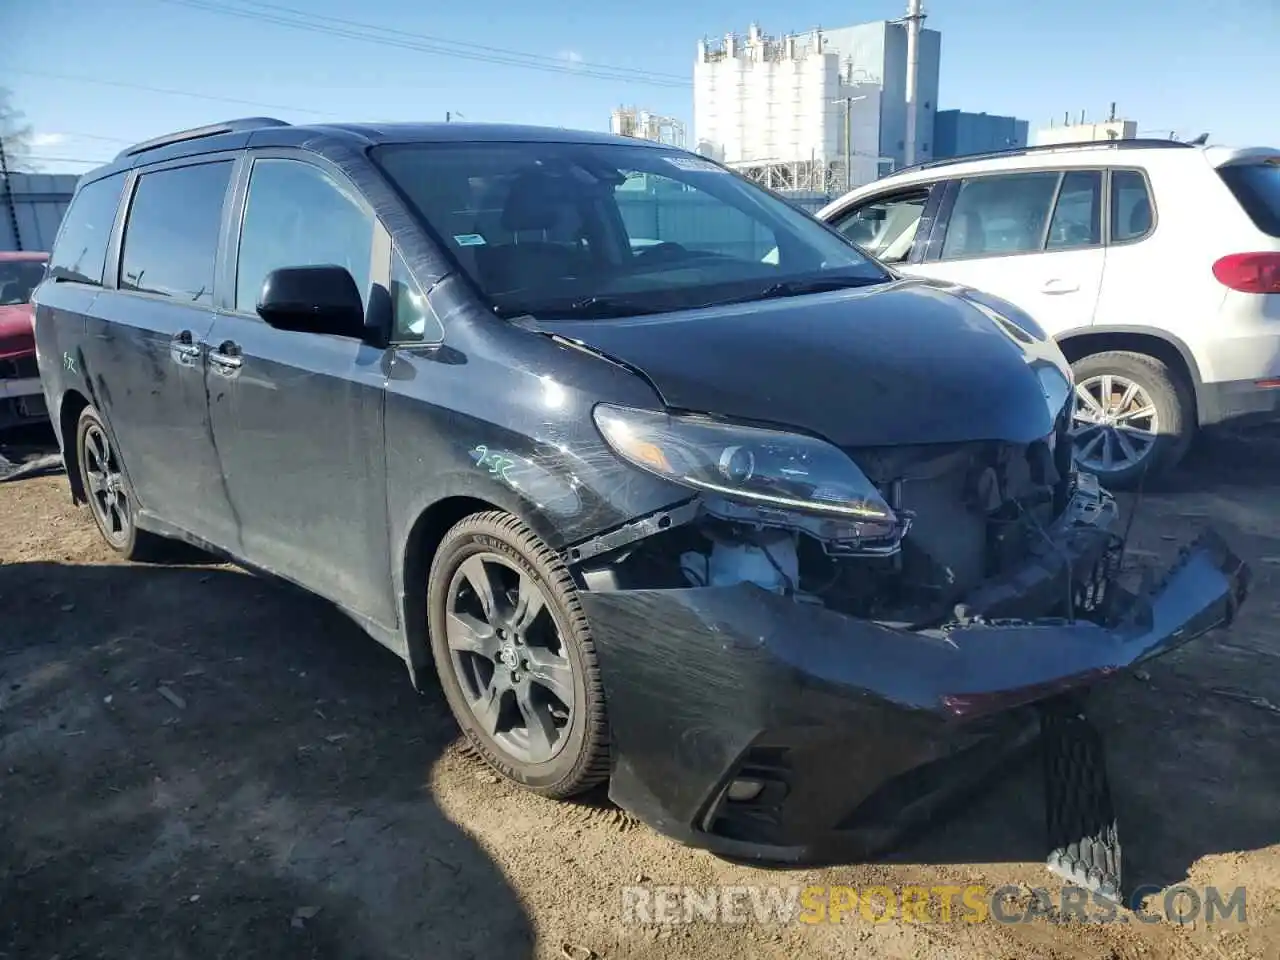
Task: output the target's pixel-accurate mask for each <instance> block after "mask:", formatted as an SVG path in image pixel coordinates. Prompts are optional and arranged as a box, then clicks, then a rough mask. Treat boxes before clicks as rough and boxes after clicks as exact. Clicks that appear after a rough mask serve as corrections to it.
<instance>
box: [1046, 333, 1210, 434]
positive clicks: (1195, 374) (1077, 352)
mask: <svg viewBox="0 0 1280 960" xmlns="http://www.w3.org/2000/svg"><path fill="white" fill-rule="evenodd" d="M1056 339H1057V342H1058V347H1059V348H1060V349H1061V350H1062V353H1063V355H1064V356H1065V357H1066V358H1067V362H1068V363H1075V362H1076V361H1077V360H1081V359H1083V358H1084V357H1087V356H1091V355H1093V354H1096V353H1105V352H1107V351H1108V350H1128V351H1131V352H1133V353H1142V354H1146V355H1147V356H1149V357H1154V358H1155V359H1157V360H1159V361H1160V362H1161V363H1163V364H1164V365H1165V366H1167V367H1168V368H1169V369H1170V370H1171V371H1173V373H1174V374H1175V376H1178V377H1180V378H1182V380H1183V381H1184V382H1185V383H1186V384H1187V385H1188V386H1189V387H1190V388H1191V397H1192V401H1193V402H1194V403H1195V410H1193V411H1191V422H1192V423H1193V424H1195V423H1198V422H1199V419H1200V411H1201V410H1202V409H1203V406H1204V404H1203V402H1202V398H1203V389H1204V382H1203V380H1202V379H1201V377H1200V367H1199V365H1198V364H1197V363H1196V358H1195V355H1194V354H1193V353H1192V352H1191V349H1190V348H1189V347H1188V346H1187V345H1186V344H1185V343H1184V342H1183V341H1182V340H1180V339H1178V338H1177V337H1175V336H1173V335H1172V334H1169V333H1165V332H1164V331H1162V330H1161V331H1157V330H1153V329H1152V328H1151V327H1126V326H1113V325H1108V326H1104V327H1082V328H1080V329H1077V330H1070V331H1067V332H1066V333H1063V334H1061V335H1059V336H1058V337H1057V338H1056Z"/></svg>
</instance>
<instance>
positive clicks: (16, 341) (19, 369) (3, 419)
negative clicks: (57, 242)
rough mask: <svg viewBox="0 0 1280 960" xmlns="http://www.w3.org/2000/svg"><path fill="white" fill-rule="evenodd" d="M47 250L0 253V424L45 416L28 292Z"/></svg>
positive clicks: (39, 274)
mask: <svg viewBox="0 0 1280 960" xmlns="http://www.w3.org/2000/svg"><path fill="white" fill-rule="evenodd" d="M48 260H49V255H48V254H47V253H0V428H4V427H12V426H16V425H18V424H24V423H36V422H38V421H41V420H44V419H45V418H46V417H47V416H48V413H47V411H46V410H45V405H44V392H43V391H42V389H41V387H40V374H39V371H38V370H37V369H36V337H35V326H34V317H35V313H34V308H33V307H32V306H31V292H32V291H33V290H35V288H36V287H37V286H39V284H40V281H41V280H42V279H44V271H45V265H46V264H47V263H48Z"/></svg>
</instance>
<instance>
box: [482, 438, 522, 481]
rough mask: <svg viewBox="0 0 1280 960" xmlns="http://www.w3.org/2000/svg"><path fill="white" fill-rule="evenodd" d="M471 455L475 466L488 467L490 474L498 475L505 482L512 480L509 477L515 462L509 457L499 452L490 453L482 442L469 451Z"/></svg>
mask: <svg viewBox="0 0 1280 960" xmlns="http://www.w3.org/2000/svg"><path fill="white" fill-rule="evenodd" d="M471 456H473V457H474V458H475V461H476V466H477V467H488V468H489V473H490V474H491V475H492V476H500V477H502V479H503V480H505V481H506V482H507V483H511V482H513V481H512V479H511V468H512V467H514V466H515V465H516V462H515V460H514V459H512V458H511V457H504V456H503V455H502V454H500V453H491V452H490V451H489V448H488V447H486V446H485V445H484V444H482V443H479V444H476V446H475V448H474V449H472V451H471Z"/></svg>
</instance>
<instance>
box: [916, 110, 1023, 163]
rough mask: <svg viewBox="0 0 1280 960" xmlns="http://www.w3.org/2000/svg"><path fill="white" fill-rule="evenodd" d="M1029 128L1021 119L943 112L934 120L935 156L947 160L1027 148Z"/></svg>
mask: <svg viewBox="0 0 1280 960" xmlns="http://www.w3.org/2000/svg"><path fill="white" fill-rule="evenodd" d="M1028 127H1029V124H1028V123H1027V121H1026V120H1019V119H1018V118H1017V117H1000V116H996V115H994V114H988V113H967V112H965V111H964V110H939V111H938V113H937V115H936V116H935V117H934V121H933V156H934V157H935V158H936V159H938V160H945V159H948V158H949V157H963V156H966V155H968V154H973V153H990V152H991V151H993V150H1013V149H1016V148H1017V147H1025V146H1026V145H1027V131H1028Z"/></svg>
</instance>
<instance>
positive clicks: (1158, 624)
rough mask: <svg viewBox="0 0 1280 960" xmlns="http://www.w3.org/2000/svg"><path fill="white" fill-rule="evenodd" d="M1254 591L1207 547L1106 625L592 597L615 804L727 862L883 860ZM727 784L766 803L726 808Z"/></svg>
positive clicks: (685, 597) (1087, 558) (1195, 548)
mask: <svg viewBox="0 0 1280 960" xmlns="http://www.w3.org/2000/svg"><path fill="white" fill-rule="evenodd" d="M1086 526H1087V524H1086ZM1112 541H1113V546H1114V538H1112ZM1096 542H1099V541H1096V540H1095V543H1096ZM1096 554H1097V551H1096V550H1093V549H1092V548H1088V547H1080V548H1079V549H1078V550H1077V551H1076V552H1075V554H1074V555H1072V556H1069V557H1068V556H1066V555H1065V553H1064V555H1063V558H1064V559H1063V563H1062V565H1061V566H1060V568H1059V569H1058V570H1057V572H1056V575H1053V576H1041V575H1037V574H1033V573H1028V572H1025V571H1024V572H1022V573H1020V574H1019V575H1018V576H1015V577H1013V578H1012V579H1011V580H1010V581H1009V582H1007V583H1005V584H1002V585H997V586H995V587H993V588H991V589H989V590H988V591H987V596H986V599H985V600H984V603H983V606H984V608H985V609H986V610H989V611H999V610H1002V609H1015V608H1017V607H1018V606H1019V605H1020V602H1021V601H1025V600H1026V599H1027V597H1028V596H1031V595H1036V594H1037V591H1039V592H1040V593H1043V595H1044V596H1053V597H1062V596H1063V595H1064V594H1065V592H1066V590H1067V587H1068V585H1069V582H1068V577H1067V573H1066V571H1067V569H1068V568H1069V567H1070V568H1071V569H1072V578H1071V579H1072V580H1073V581H1074V579H1075V578H1077V577H1082V576H1083V575H1084V574H1083V572H1082V569H1083V567H1085V566H1090V567H1091V566H1092V565H1094V564H1096V562H1097V560H1098V556H1097V555H1096ZM1068 561H1069V562H1068ZM1041 566H1042V567H1043V565H1041ZM1113 572H1114V571H1113ZM1248 579H1249V572H1248V568H1247V567H1246V566H1245V565H1244V563H1243V562H1242V561H1241V560H1240V559H1239V558H1237V557H1236V556H1235V555H1234V554H1233V553H1232V552H1231V550H1230V549H1229V548H1228V547H1227V546H1226V545H1225V544H1224V543H1223V542H1222V540H1221V539H1220V538H1219V537H1218V536H1216V535H1215V534H1212V533H1209V534H1206V535H1205V536H1203V537H1201V538H1200V539H1199V540H1198V541H1197V542H1196V543H1195V544H1193V545H1192V546H1190V547H1189V548H1187V549H1185V550H1184V551H1183V553H1182V555H1181V557H1180V559H1179V560H1178V562H1177V563H1176V564H1175V565H1174V566H1173V568H1172V569H1170V570H1169V571H1168V572H1167V574H1166V575H1165V576H1164V577H1163V579H1162V580H1160V581H1159V582H1157V583H1156V584H1154V585H1151V586H1148V587H1147V588H1146V589H1145V591H1144V593H1143V595H1141V596H1133V595H1131V594H1127V593H1124V592H1123V591H1119V589H1118V588H1117V587H1116V586H1115V584H1114V583H1109V586H1110V588H1111V591H1112V597H1111V604H1112V609H1113V610H1114V611H1117V612H1116V613H1113V614H1112V615H1111V616H1110V617H1109V618H1107V622H1106V625H1102V624H1101V623H1098V622H1091V621H1089V620H1085V619H1076V620H1074V621H1072V620H1068V619H1065V618H1062V619H1043V618H1041V619H1030V618H1027V617H1026V615H1025V614H1021V615H1020V616H1022V619H1016V620H1015V619H993V618H992V617H991V616H973V615H970V616H969V617H968V618H967V619H965V620H960V621H957V622H955V623H952V624H949V625H946V626H944V627H940V628H937V629H929V630H911V629H904V628H902V627H895V626H891V625H886V624H882V623H876V622H871V621H866V620H860V619H857V618H854V617H850V616H846V615H843V614H841V613H838V612H835V611H832V610H829V609H826V608H824V607H822V606H819V605H812V604H806V603H802V602H797V601H795V600H793V599H791V598H788V597H784V596H780V595H777V594H773V593H769V592H766V591H764V590H762V589H760V588H758V587H755V586H753V585H739V586H732V587H706V588H690V589H668V590H617V591H603V592H587V593H584V594H583V596H582V603H583V607H584V609H585V611H586V613H587V615H588V617H589V618H590V621H591V624H592V630H593V635H594V637H595V643H596V649H597V653H598V656H599V660H600V668H601V676H602V679H603V682H604V686H605V692H606V695H607V697H608V703H609V711H610V720H611V727H612V734H613V747H614V752H615V756H614V771H613V776H612V779H611V786H610V795H611V797H612V798H613V800H614V801H615V802H616V803H618V804H619V805H620V806H622V807H623V808H624V809H627V810H629V811H631V812H632V813H634V814H635V815H636V816H638V817H640V818H641V819H642V820H644V821H646V822H647V823H649V824H650V825H651V826H653V827H654V828H655V829H657V830H659V831H660V832H662V833H665V834H667V835H670V836H672V837H673V838H676V839H678V840H680V841H682V842H684V843H688V844H691V845H695V846H701V847H706V848H710V849H712V850H715V851H717V852H719V853H721V854H724V855H727V856H733V857H741V858H747V859H755V860H768V861H779V862H816V861H830V860H833V859H841V860H847V859H857V858H860V857H866V856H871V855H874V854H875V853H877V852H879V851H881V850H883V849H884V848H885V847H886V846H891V845H893V844H894V843H896V842H897V841H898V840H899V839H900V838H901V835H902V834H903V833H904V832H905V831H906V830H908V829H909V828H910V827H911V826H912V824H914V823H917V822H919V821H922V820H927V819H929V818H930V817H931V816H933V815H934V813H935V812H936V807H937V805H938V804H940V803H942V802H945V800H946V799H947V798H948V796H949V795H954V794H955V793H957V792H960V791H963V790H965V789H966V788H967V787H976V786H978V785H979V783H980V782H981V781H983V780H986V779H989V777H990V775H991V773H992V772H993V770H994V768H995V767H996V765H997V764H998V763H999V762H1001V761H1002V760H1003V759H1004V758H1005V757H1006V756H1007V753H1008V751H1010V750H1012V749H1015V748H1017V747H1018V746H1020V745H1025V744H1027V743H1029V742H1030V741H1031V740H1032V739H1033V738H1034V736H1035V734H1036V730H1037V711H1036V707H1035V705H1036V704H1037V703H1043V702H1045V701H1050V700H1055V699H1061V697H1062V696H1063V695H1064V694H1067V693H1068V692H1069V691H1073V690H1080V689H1082V688H1084V687H1087V686H1089V685H1090V684H1092V683H1095V682H1097V681H1098V680H1100V679H1102V678H1104V677H1106V676H1108V675H1109V674H1111V673H1114V672H1115V671H1117V670H1122V669H1124V668H1126V667H1130V666H1132V665H1134V664H1137V663H1140V662H1142V661H1144V660H1147V659H1149V658H1151V657H1155V656H1158V655H1160V654H1162V653H1165V652H1167V651H1168V650H1170V649H1173V648H1175V647H1177V646H1179V645H1181V644H1183V643H1186V642H1187V641H1189V640H1191V639H1192V638H1194V637H1197V636H1199V635H1201V634H1203V633H1205V632H1206V631H1208V630H1211V629H1213V628H1215V627H1219V626H1222V625H1225V624H1227V623H1229V622H1230V621H1231V620H1232V619H1233V617H1234V615H1235V612H1236V610H1237V609H1238V607H1239V605H1240V603H1241V602H1242V601H1243V599H1244V597H1245V594H1246V592H1247V586H1248ZM1019 584H1021V585H1020V586H1019ZM1001 598H1003V604H1002V603H1001V602H1000V601H1001ZM1021 605H1023V606H1025V603H1022V604H1021ZM1041 609H1042V610H1043V609H1048V608H1046V607H1043V606H1042V607H1041ZM1001 616H1007V614H1001ZM735 781H749V782H750V783H751V784H752V786H751V787H750V789H754V784H759V785H760V789H759V792H758V794H757V795H756V796H754V797H751V798H749V799H732V798H730V796H729V795H728V794H729V787H730V785H731V784H733V783H734V782H735ZM740 786H741V785H740ZM735 792H736V791H735Z"/></svg>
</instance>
